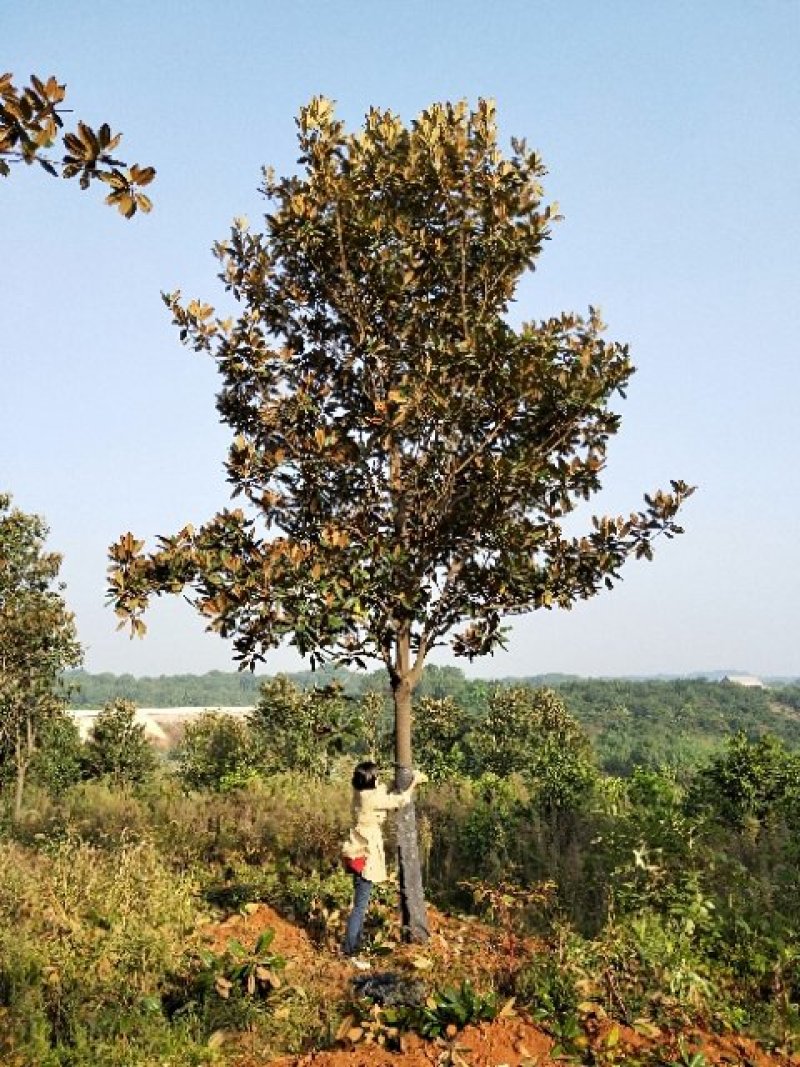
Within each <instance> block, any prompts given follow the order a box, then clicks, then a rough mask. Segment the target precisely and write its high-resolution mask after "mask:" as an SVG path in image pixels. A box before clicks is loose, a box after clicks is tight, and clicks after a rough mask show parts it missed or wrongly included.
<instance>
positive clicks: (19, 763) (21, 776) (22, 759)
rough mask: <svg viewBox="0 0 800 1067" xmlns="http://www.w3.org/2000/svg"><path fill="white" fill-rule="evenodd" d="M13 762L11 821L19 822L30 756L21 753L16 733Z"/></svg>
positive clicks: (19, 739) (21, 748)
mask: <svg viewBox="0 0 800 1067" xmlns="http://www.w3.org/2000/svg"><path fill="white" fill-rule="evenodd" d="M14 762H15V764H16V768H15V769H16V784H15V787H14V816H13V821H14V822H19V819H20V816H21V815H22V799H23V797H24V795H25V776H26V774H27V772H28V764H29V763H30V755H28V754H27V753H26V752H24V751H23V746H22V738H21V737H20V735H19V733H17V740H16V744H15V752H14Z"/></svg>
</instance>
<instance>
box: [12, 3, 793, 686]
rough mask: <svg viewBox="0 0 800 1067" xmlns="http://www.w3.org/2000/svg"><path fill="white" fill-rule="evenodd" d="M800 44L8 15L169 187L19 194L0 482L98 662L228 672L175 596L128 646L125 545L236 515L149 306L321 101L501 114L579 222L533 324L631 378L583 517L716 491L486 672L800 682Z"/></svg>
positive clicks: (738, 22) (662, 32) (50, 8)
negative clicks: (622, 362) (703, 675)
mask: <svg viewBox="0 0 800 1067" xmlns="http://www.w3.org/2000/svg"><path fill="white" fill-rule="evenodd" d="M798 56H800V2H799V0H704V2H702V3H698V2H696V0H670V2H669V3H659V2H657V0H604V2H600V0H546V2H545V0H496V2H495V3H493V4H489V3H486V2H484V3H478V2H475V0H458V2H456V0H424V2H423V0H396V2H394V3H382V2H380V0H370V2H366V0H326V2H324V3H323V2H321V0H295V2H293V3H288V2H286V0H282V2H280V3H279V2H276V0H261V2H257V0H229V2H228V3H226V4H221V3H219V2H218V0H182V2H181V0H159V2H155V0H137V3H135V4H131V5H120V4H110V3H107V2H98V0H92V2H91V3H89V2H85V0H58V2H56V0H26V2H25V3H19V2H16V0H0V67H2V68H3V69H6V70H9V71H12V72H13V73H14V74H15V75H16V76H17V77H18V78H19V79H20V80H23V79H25V80H27V77H28V75H29V74H31V73H37V74H39V75H49V74H51V73H53V74H56V75H57V76H58V77H59V79H60V80H62V81H65V82H66V83H67V87H68V94H69V102H70V105H71V107H72V108H73V109H74V112H75V116H76V117H82V118H84V119H86V121H88V122H90V123H93V124H99V123H100V122H102V121H104V120H107V121H109V122H110V124H111V125H112V127H113V128H114V129H115V130H122V131H123V133H124V140H123V148H124V149H125V152H126V153H127V158H129V159H131V160H136V161H138V162H140V163H143V164H147V163H151V164H153V165H154V166H156V167H157V169H158V179H157V181H156V182H155V183H154V184H153V185H152V186H151V190H150V191H151V192H152V197H153V199H154V201H155V205H156V206H155V210H154V212H153V214H152V215H151V216H150V217H147V218H137V219H135V220H133V221H132V222H130V223H128V222H125V221H124V220H123V219H122V218H120V217H119V216H118V215H117V214H116V213H115V212H114V211H113V210H112V209H110V208H107V207H105V205H103V204H102V199H101V191H100V189H97V190H90V191H88V192H86V193H82V192H81V191H80V190H79V189H78V187H77V185H76V184H75V183H73V182H70V183H67V182H57V181H54V180H52V179H48V178H47V176H46V175H45V174H44V173H38V172H35V171H33V170H31V171H15V172H14V173H13V175H12V178H11V179H9V180H5V181H0V242H2V255H0V311H1V312H2V329H0V370H1V371H2V377H1V378H0V490H7V491H10V492H12V493H13V494H14V498H15V502H16V503H17V505H19V506H20V507H22V508H23V509H24V510H26V511H34V512H38V513H40V514H43V515H44V516H46V518H47V520H48V521H49V524H50V527H51V547H52V548H54V549H57V550H58V551H61V552H62V553H63V554H64V566H63V575H64V578H65V580H66V583H67V590H66V595H67V599H68V601H69V603H70V605H71V607H72V608H73V610H74V611H75V612H76V615H77V620H78V625H79V631H80V635H81V638H82V640H83V642H84V643H85V645H86V646H87V654H86V667H87V669H89V670H91V671H103V670H110V671H115V672H130V673H132V674H135V675H142V674H160V673H173V672H184V671H193V672H203V671H206V670H211V669H229V668H230V666H231V659H230V652H229V649H228V647H227V646H226V644H225V643H224V642H223V641H222V640H221V639H219V638H218V637H215V636H211V635H207V634H204V633H203V628H202V624H201V623H200V621H199V620H198V619H197V618H196V617H195V616H194V613H193V611H192V609H191V608H190V607H189V606H188V605H187V604H185V603H184V602H183V601H181V600H174V601H173V602H171V603H170V602H165V603H163V604H161V603H159V604H158V605H157V606H156V608H155V609H154V610H153V611H152V612H151V615H150V619H149V626H150V630H149V634H148V636H147V637H146V638H145V640H144V641H135V642H131V641H129V640H128V638H127V637H126V636H124V635H123V634H121V633H117V632H116V631H115V619H114V616H113V613H112V612H111V610H110V609H108V608H107V607H105V606H104V589H105V567H106V552H107V546H108V545H109V544H110V543H111V542H112V541H114V540H116V538H117V537H118V536H119V534H120V533H122V532H124V531H126V530H129V529H130V530H132V531H134V532H135V533H136V534H137V535H140V536H144V537H146V538H148V539H152V538H153V537H154V536H155V535H156V534H158V533H173V532H175V531H176V530H177V529H178V528H180V527H181V526H182V525H183V524H185V523H186V522H192V523H195V524H199V523H201V522H202V521H204V520H205V519H207V518H210V517H211V515H212V514H213V513H214V512H215V511H216V510H218V508H219V507H221V506H223V505H224V504H225V503H226V502H227V498H228V490H227V486H226V483H225V481H224V477H223V473H222V460H223V456H224V453H225V450H226V445H227V433H226V430H225V428H224V427H221V426H220V425H219V424H218V422H217V415H216V412H215V409H214V396H215V391H216V377H215V371H214V368H213V365H212V363H211V360H209V359H208V358H207V357H206V358H205V359H204V358H203V357H202V356H199V355H196V354H194V353H192V352H190V351H188V350H186V349H184V348H182V347H181V345H180V344H179V342H178V339H177V335H176V333H175V331H174V330H173V328H172V327H171V325H170V322H169V315H168V313H167V312H166V309H165V308H164V307H163V305H162V304H161V301H160V297H159V293H160V292H161V291H162V290H172V289H175V288H181V289H182V290H183V291H184V293H186V294H187V295H191V296H197V297H203V298H205V299H208V300H209V301H210V302H212V303H213V302H214V301H215V300H216V299H217V298H218V297H219V295H220V293H221V286H220V285H219V283H218V282H217V280H216V276H215V268H216V263H215V261H214V260H213V258H212V257H211V255H210V253H209V249H210V246H211V244H212V242H213V241H214V240H216V239H218V238H221V237H224V236H225V235H226V234H227V232H228V226H229V223H230V220H231V218H232V217H233V216H234V215H238V214H244V215H247V216H248V217H249V218H250V219H251V221H252V222H253V224H254V225H257V223H258V219H259V216H260V214H261V213H262V211H263V207H262V202H261V199H260V197H259V195H258V193H257V185H258V182H259V179H260V168H261V166H262V165H263V164H272V165H274V166H275V167H276V169H277V171H278V172H279V173H286V172H289V171H291V170H292V169H293V168H294V167H295V157H296V151H295V140H294V116H295V115H296V113H297V110H298V107H299V106H300V105H301V104H302V103H304V102H305V101H307V100H308V99H309V98H310V97H311V96H312V95H314V94H317V93H324V94H326V95H328V96H330V97H333V98H334V99H335V100H337V101H338V110H339V112H340V114H341V115H342V117H343V118H345V120H346V121H347V123H348V124H349V125H351V126H352V125H355V124H358V123H359V122H360V121H361V119H362V117H363V115H364V113H365V111H366V110H367V109H368V107H369V106H370V105H373V104H375V105H380V106H385V107H390V108H392V109H393V110H395V111H397V112H399V113H400V114H401V115H402V116H403V117H404V118H406V119H411V118H412V117H413V116H414V115H416V114H417V113H418V112H419V111H420V110H421V109H422V108H424V107H425V106H426V105H427V104H429V103H431V102H432V101H437V100H455V99H458V98H462V97H464V98H466V99H468V100H469V101H473V102H474V101H475V100H476V99H477V98H478V97H479V96H491V97H494V98H495V99H496V101H497V105H498V114H499V119H500V124H501V129H502V133H503V139H504V141H506V142H507V141H508V139H509V138H510V137H511V136H512V135H518V136H525V137H527V139H528V141H529V143H530V145H531V146H532V147H535V148H536V149H537V151H539V152H540V153H541V154H542V156H543V157H544V159H545V162H546V163H547V165H548V168H549V176H548V179H547V184H546V195H547V197H548V198H549V199H551V200H557V201H558V202H559V204H560V207H561V210H562V212H563V214H564V216H565V221H564V222H563V223H561V224H560V225H559V226H558V227H557V228H556V231H555V233H554V236H553V240H552V242H551V243H550V244H549V245H548V246H547V247H546V248H545V252H544V254H543V256H542V258H541V260H540V267H539V269H538V270H537V272H536V274H535V275H534V276H532V277H531V278H530V279H528V280H526V282H525V283H524V285H523V286H522V288H521V289H520V292H519V301H518V304H517V307H516V309H515V315H519V317H524V318H536V317H539V316H544V315H549V314H551V313H556V312H559V311H561V310H565V309H574V310H585V309H586V306H587V305H588V304H589V303H593V304H596V305H599V306H600V307H601V308H602V310H603V314H604V318H605V320H606V321H607V323H608V324H609V336H610V337H612V338H615V339H619V340H624V341H628V342H629V343H630V345H631V348H632V353H633V357H634V362H635V363H636V365H637V367H638V373H637V375H636V376H635V378H634V379H633V383H632V387H631V390H630V393H629V397H628V399H627V400H626V401H624V402H623V403H622V406H621V409H620V410H621V411H622V414H623V425H622V430H621V432H620V434H619V435H618V437H617V438H616V440H615V442H614V443H613V444H612V448H611V452H610V459H609V466H608V471H607V474H606V478H605V489H604V492H603V494H602V495H601V496H600V497H598V498H597V500H596V502H594V503H593V505H592V506H591V508H590V509H589V511H588V512H587V522H588V515H589V513H590V512H591V511H597V512H602V511H609V512H613V513H614V514H617V513H618V512H623V513H627V512H628V511H630V510H632V509H634V508H637V507H638V506H639V505H640V503H641V495H642V493H643V492H645V491H648V490H652V489H655V488H658V487H659V486H664V487H667V486H668V480H669V479H670V478H683V479H685V480H686V481H689V482H692V483H696V484H698V485H699V487H700V488H699V490H698V492H697V494H696V495H695V496H694V497H693V498H692V499H691V500H690V501H689V503H688V505H687V507H686V511H685V519H684V524H685V527H686V534H685V536H684V537H682V538H679V539H678V540H676V541H673V542H671V543H664V544H663V546H661V548H660V550H659V551H658V552H657V555H656V559H655V561H654V562H653V563H646V562H642V563H631V564H630V565H629V566H628V568H627V569H626V571H625V572H624V573H625V581H624V582H623V583H622V584H621V585H619V586H618V587H617V588H616V589H615V590H614V591H613V592H611V593H607V594H605V595H603V594H601V595H600V596H598V597H597V598H595V599H594V600H592V601H589V602H585V603H580V604H579V605H578V606H577V607H576V608H575V609H574V610H573V611H572V612H569V613H566V612H552V613H551V612H544V611H542V612H537V613H535V614H534V615H532V616H530V617H529V618H525V619H521V620H517V621H516V622H515V625H514V634H513V638H512V640H511V643H510V647H509V650H508V652H507V653H504V654H499V655H497V656H495V657H494V658H493V659H489V660H485V661H479V662H476V664H475V665H474V666H473V667H471V668H468V673H471V674H482V675H490V676H498V675H510V674H536V673H542V672H546V671H566V672H574V673H579V674H587V675H616V674H639V673H641V674H647V673H660V672H674V673H691V672H696V671H703V670H713V669H740V670H745V671H749V672H752V673H757V674H768V675H800V641H798V633H799V632H800V626H798V622H799V621H800V607H799V606H798V605H800V566H799V565H798V540H799V538H800V492H799V490H800V478H798V473H797V460H796V453H797V450H798V418H797V410H796V409H797V406H798V394H800V369H798V368H799V364H798V355H799V354H800V342H799V341H798V337H799V336H800V332H799V331H798V326H797V315H798V297H799V296H800V255H799V254H798V250H800V212H798V200H799V198H800V63H799V62H798ZM124 157H125V156H124ZM440 662H447V659H446V657H445V658H443V659H441V660H440ZM297 666H299V661H298V660H297V659H296V658H295V657H294V656H293V655H292V654H291V652H289V651H279V652H276V653H275V655H274V657H273V659H272V660H271V661H270V662H269V663H268V664H267V667H266V669H267V670H268V671H270V672H272V671H277V670H289V669H293V668H295V667H297Z"/></svg>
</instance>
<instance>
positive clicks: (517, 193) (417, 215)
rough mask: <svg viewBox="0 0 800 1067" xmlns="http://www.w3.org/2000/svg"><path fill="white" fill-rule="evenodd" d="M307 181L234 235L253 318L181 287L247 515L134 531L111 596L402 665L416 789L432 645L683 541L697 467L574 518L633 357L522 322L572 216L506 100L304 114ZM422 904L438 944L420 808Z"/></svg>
mask: <svg viewBox="0 0 800 1067" xmlns="http://www.w3.org/2000/svg"><path fill="white" fill-rule="evenodd" d="M298 139H299V144H300V153H301V155H300V168H301V169H300V173H299V174H297V175H294V176H291V177H286V178H281V179H278V178H276V177H275V176H274V175H273V174H272V173H271V172H270V171H266V172H265V176H264V185H263V192H264V194H265V196H266V197H267V199H268V201H269V203H270V207H269V213H268V214H267V215H266V216H265V220H264V229H263V232H261V233H255V232H251V231H250V229H249V228H248V225H247V222H246V221H245V220H241V219H240V220H236V221H235V223H234V225H233V227H232V230H231V233H230V236H229V237H228V238H227V239H226V240H224V241H222V242H220V243H218V244H217V245H216V246H215V252H216V256H217V258H218V259H219V261H220V263H221V274H220V278H221V280H222V281H223V283H224V285H225V287H226V289H227V290H228V292H229V293H230V294H232V296H233V297H234V298H235V302H236V311H235V313H234V314H233V315H231V316H230V317H223V316H222V314H217V313H216V312H215V310H214V309H213V308H212V307H211V306H209V305H208V304H205V303H202V302H200V301H197V300H193V301H191V302H189V303H185V302H183V301H182V298H181V295H180V293H173V294H170V295H168V296H166V297H165V299H166V302H167V304H168V306H169V307H170V309H171V311H172V314H173V316H174V321H175V323H176V325H177V327H178V328H179V330H180V335H181V339H182V340H183V341H185V342H187V343H188V344H189V345H191V346H193V347H194V348H195V349H197V350H200V351H204V352H208V353H210V354H211V355H212V356H213V357H214V358H215V359H216V361H217V364H218V367H219V371H220V374H221V376H222V387H221V390H220V393H219V396H218V401H217V406H218V410H219V412H220V415H221V417H222V419H223V420H224V421H225V422H226V423H228V425H229V426H230V427H231V429H232V431H233V434H234V439H233V442H232V444H231V448H230V453H229V457H228V461H227V470H228V477H229V480H230V482H231V484H232V486H233V495H234V496H241V497H243V498H244V501H245V506H244V507H242V508H241V509H234V510H227V509H226V510H223V511H221V512H220V513H219V514H218V515H216V516H215V517H214V518H213V519H211V521H210V522H208V524H207V525H204V526H202V527H201V528H199V529H194V528H192V527H191V526H187V527H186V528H184V529H183V530H181V531H180V532H179V533H177V534H176V535H174V536H170V537H163V538H161V539H160V541H159V544H158V547H157V549H156V550H155V551H154V552H152V553H149V554H148V553H145V552H144V551H143V548H144V546H143V543H142V542H141V541H139V540H137V539H136V538H135V537H134V536H133V535H132V534H130V533H128V534H125V535H124V536H123V537H121V539H120V540H119V542H118V543H117V544H116V545H114V546H112V549H111V556H112V561H113V563H112V568H111V575H110V595H111V598H112V600H113V602H114V603H115V605H116V610H117V612H118V614H119V615H120V616H122V619H123V623H124V622H125V621H126V620H127V621H129V622H130V625H131V627H132V630H133V633H139V634H141V633H143V632H144V623H143V621H142V614H143V612H144V611H145V608H146V607H147V604H148V600H149V598H150V597H151V596H153V595H154V594H161V593H178V592H184V593H185V595H187V596H188V597H189V598H190V599H191V600H192V601H193V602H194V603H195V605H196V606H197V608H198V609H199V610H200V611H201V612H202V614H203V615H204V616H205V617H206V618H207V619H208V623H209V627H210V628H211V629H212V630H215V631H218V632H219V633H220V634H222V635H223V636H225V637H231V638H233V643H234V647H235V651H236V655H237V657H238V659H239V660H240V661H241V665H242V666H249V667H253V666H254V664H255V663H256V662H257V661H261V660H263V659H264V658H265V656H266V655H267V653H268V651H269V650H270V649H272V648H274V647H276V646H277V645H279V644H280V643H281V642H284V641H286V640H288V641H289V642H290V643H292V644H294V645H295V646H296V647H297V648H298V650H299V651H300V652H301V653H302V654H303V655H304V656H308V657H309V658H310V659H311V661H312V664H319V663H322V662H324V661H327V660H331V661H335V662H338V663H342V664H345V665H356V666H358V667H361V666H364V665H365V663H366V661H367V660H369V659H373V660H375V659H377V660H379V661H381V662H382V663H383V664H384V665H385V667H386V671H387V674H388V680H389V683H390V685H391V691H392V694H393V697H394V711H395V759H396V764H397V766H396V781H397V785H398V786H399V787H402V786H404V785H405V784H407V783H408V782H409V781H410V775H411V771H410V767H411V762H412V728H411V727H412V694H413V692H414V688H415V686H416V685H417V682H418V681H419V679H420V675H421V673H422V669H423V665H424V663H425V661H426V658H427V657H428V655H429V654H430V652H431V651H432V650H433V649H434V648H436V647H437V646H440V645H442V644H443V643H445V642H446V641H449V643H450V646H451V648H452V649H453V651H454V652H455V654H456V655H458V656H466V657H468V658H469V659H472V658H473V657H475V656H482V655H485V654H487V653H490V652H492V651H494V650H495V649H497V648H498V647H501V646H502V644H503V637H504V628H503V626H502V620H503V618H504V616H508V615H517V614H521V613H525V612H530V611H532V610H534V609H537V608H552V607H554V606H560V607H564V608H568V607H570V605H572V604H573V603H574V602H575V601H576V600H578V599H585V598H587V597H590V596H593V595H594V594H595V593H597V592H598V591H599V590H600V589H601V588H603V587H606V586H608V587H609V588H610V587H611V586H612V585H613V583H614V581H615V580H616V579H617V578H618V576H619V570H620V567H621V566H622V564H623V563H624V562H625V560H626V559H628V558H629V557H631V556H634V557H642V556H643V557H646V558H649V557H650V556H651V552H652V543H653V540H654V539H655V538H656V537H657V536H658V535H661V534H663V535H664V536H666V537H671V536H672V535H673V534H676V533H679V532H680V528H679V527H678V526H677V525H676V522H675V517H676V513H677V511H678V509H679V507H680V505H681V503H682V502H683V500H684V498H685V497H686V496H687V495H688V494H689V492H690V489H689V487H688V486H686V485H685V484H684V483H683V482H673V483H672V491H671V492H669V493H665V492H661V491H659V492H657V493H654V494H653V495H651V496H646V497H645V507H644V510H641V511H637V512H634V513H632V514H630V515H629V516H627V517H616V518H594V519H592V520H591V522H590V524H589V528H588V531H587V533H586V534H585V536H582V537H574V536H567V535H566V534H565V533H564V532H563V530H562V520H563V518H564V516H566V515H567V514H568V513H569V512H571V511H572V510H573V509H574V507H575V506H576V504H577V503H579V502H580V501H582V500H585V499H586V498H588V497H590V496H591V495H592V494H593V493H594V492H596V491H597V490H598V489H599V488H600V475H601V473H602V470H603V467H604V463H605V456H606V445H607V442H608V439H609V437H610V436H611V435H612V434H614V433H616V431H617V429H618V428H619V424H620V419H619V416H618V415H617V414H615V413H614V412H613V411H612V410H611V408H610V406H609V405H610V402H611V400H612V398H613V397H614V396H615V395H617V394H623V391H624V389H625V387H626V385H627V384H628V381H629V379H630V377H631V375H632V373H633V366H632V365H631V361H630V359H629V355H628V349H627V347H626V346H624V345H621V344H618V343H615V342H608V341H605V340H603V337H602V331H603V326H602V323H601V321H600V317H599V315H598V314H597V312H596V311H594V310H592V309H590V310H589V313H588V315H586V316H580V315H576V314H561V315H558V316H556V317H554V318H550V319H547V320H545V321H541V322H529V323H526V324H524V325H522V326H521V327H519V328H515V327H513V326H512V325H511V324H510V323H509V321H508V309H509V304H510V301H511V300H512V298H513V295H514V292H515V288H516V286H517V283H518V282H519V279H520V277H521V276H522V275H523V274H524V273H525V272H526V271H527V270H530V269H532V268H533V267H534V264H535V262H536V259H537V257H538V255H539V253H540V252H541V250H542V246H543V243H544V242H545V240H546V239H547V238H548V237H549V234H550V227H551V223H552V222H553V220H554V219H555V218H556V214H555V210H554V208H552V207H547V206H544V205H543V203H542V195H543V194H542V187H541V184H540V181H541V178H542V176H543V174H544V173H545V171H544V167H543V165H542V163H541V160H540V159H539V157H538V156H537V155H536V154H535V153H534V152H531V151H530V150H529V149H528V148H527V147H526V145H525V143H524V142H521V141H516V140H515V141H513V142H512V148H511V151H510V153H509V154H503V153H502V152H501V151H500V149H499V148H498V142H497V130H496V125H495V114H494V107H493V105H492V104H491V103H490V102H487V101H480V102H479V103H478V106H477V108H476V109H475V110H474V111H472V112H471V111H470V110H469V108H468V107H467V106H466V104H464V103H459V104H456V105H452V104H436V105H433V106H431V107H430V108H429V109H428V110H427V111H425V112H423V113H422V114H421V115H420V116H419V117H418V118H417V119H416V120H415V121H414V122H412V123H411V124H410V125H409V126H406V125H404V123H403V122H402V121H401V120H400V119H399V118H398V117H397V116H396V115H394V114H392V113H391V112H385V111H379V110H375V109H373V110H371V111H370V112H369V114H368V115H367V117H366V120H365V123H364V126H363V128H362V129H360V130H359V131H357V132H355V133H348V132H347V131H346V130H345V128H344V126H343V124H342V122H340V121H339V120H338V119H337V118H336V117H335V114H334V110H333V106H332V104H331V103H330V101H328V100H325V99H322V98H317V99H314V100H312V102H311V103H310V104H309V105H308V106H306V107H305V108H303V109H302V110H301V112H300V116H299V119H298ZM398 837H399V844H400V849H399V853H400V855H399V860H400V862H399V873H400V886H401V898H402V901H403V919H404V925H405V929H406V933H407V935H408V936H409V937H410V938H411V939H413V940H424V939H425V938H426V937H427V921H426V915H425V908H424V901H423V894H422V887H421V879H420V865H419V856H418V851H417V843H416V842H417V836H416V827H415V816H414V810H413V807H410V808H406V809H404V812H403V814H402V815H401V817H400V820H399V825H398Z"/></svg>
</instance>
